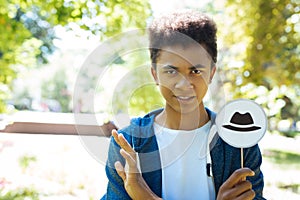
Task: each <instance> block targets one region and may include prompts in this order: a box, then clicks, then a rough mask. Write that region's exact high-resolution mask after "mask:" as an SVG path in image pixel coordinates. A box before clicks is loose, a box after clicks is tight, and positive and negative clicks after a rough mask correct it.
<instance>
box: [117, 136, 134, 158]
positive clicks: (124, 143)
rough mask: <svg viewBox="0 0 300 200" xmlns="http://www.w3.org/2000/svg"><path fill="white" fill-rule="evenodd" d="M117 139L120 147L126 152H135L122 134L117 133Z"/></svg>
mask: <svg viewBox="0 0 300 200" xmlns="http://www.w3.org/2000/svg"><path fill="white" fill-rule="evenodd" d="M118 140H119V142H120V144H119V145H120V146H121V147H122V149H124V150H125V151H127V152H128V153H134V154H135V151H134V150H133V148H132V147H131V145H130V144H129V143H128V142H127V140H126V139H125V137H124V135H123V134H119V135H118Z"/></svg>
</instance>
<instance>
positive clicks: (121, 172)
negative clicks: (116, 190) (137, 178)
mask: <svg viewBox="0 0 300 200" xmlns="http://www.w3.org/2000/svg"><path fill="white" fill-rule="evenodd" d="M115 168H116V170H117V173H118V175H119V176H120V177H121V178H122V180H123V182H125V180H126V173H125V170H124V167H123V166H122V164H121V163H120V162H119V161H117V162H115Z"/></svg>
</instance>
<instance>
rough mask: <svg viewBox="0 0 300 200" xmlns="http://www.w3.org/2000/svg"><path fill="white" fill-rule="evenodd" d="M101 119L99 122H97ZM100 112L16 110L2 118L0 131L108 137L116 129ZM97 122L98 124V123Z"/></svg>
mask: <svg viewBox="0 0 300 200" xmlns="http://www.w3.org/2000/svg"><path fill="white" fill-rule="evenodd" d="M99 121H101V122H99ZM103 121H104V117H103V115H101V114H95V115H94V114H77V113H76V114H74V113H40V112H29V111H26V112H18V113H16V114H14V115H12V116H9V117H6V118H4V119H3V120H2V121H0V123H2V126H0V127H2V128H0V132H4V133H25V134H53V135H87V136H104V137H110V136H111V130H112V129H117V127H116V126H115V124H114V123H113V122H112V121H108V122H106V123H104V122H103ZM98 122H99V124H98Z"/></svg>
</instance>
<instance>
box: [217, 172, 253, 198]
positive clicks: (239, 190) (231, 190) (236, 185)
mask: <svg viewBox="0 0 300 200" xmlns="http://www.w3.org/2000/svg"><path fill="white" fill-rule="evenodd" d="M247 176H254V172H253V171H252V170H250V169H249V168H241V169H237V170H235V171H234V172H233V174H232V175H231V176H230V177H229V178H228V179H227V180H226V181H225V182H224V183H223V184H222V185H221V187H220V189H219V193H218V197H217V200H227V199H230V200H248V199H253V198H254V197H255V192H254V191H253V190H252V184H251V183H250V181H247V180H246V177H247Z"/></svg>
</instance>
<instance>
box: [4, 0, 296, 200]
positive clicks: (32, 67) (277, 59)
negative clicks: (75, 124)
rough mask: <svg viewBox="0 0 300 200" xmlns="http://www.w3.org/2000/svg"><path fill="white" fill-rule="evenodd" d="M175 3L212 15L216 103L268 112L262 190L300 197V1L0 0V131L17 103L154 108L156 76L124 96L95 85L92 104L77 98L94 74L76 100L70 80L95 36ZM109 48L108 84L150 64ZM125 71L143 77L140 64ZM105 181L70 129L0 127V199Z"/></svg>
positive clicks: (87, 193) (79, 189) (105, 109)
mask: <svg viewBox="0 0 300 200" xmlns="http://www.w3.org/2000/svg"><path fill="white" fill-rule="evenodd" d="M180 8H193V9H197V10H199V11H202V12H205V13H206V14H208V15H209V16H211V17H212V18H213V19H214V20H215V21H216V23H217V26H218V50H219V55H218V63H217V67H218V81H217V83H216V84H217V87H218V88H222V92H221V93H218V95H215V94H214V93H211V95H212V96H214V101H215V104H214V106H213V107H214V110H215V111H218V109H219V108H220V107H221V106H222V105H223V104H224V101H225V102H227V101H230V100H233V99H236V98H247V99H251V100H254V101H255V102H257V103H258V104H259V105H261V106H262V107H263V109H264V110H265V112H266V114H267V117H268V122H269V124H268V132H267V133H266V135H265V137H264V138H263V140H262V141H261V142H260V147H261V150H262V154H263V157H264V160H263V165H262V169H263V172H264V175H265V191H264V194H265V197H266V198H267V199H300V180H299V178H297V177H299V176H300V170H299V169H300V45H299V43H300V1H299V0H280V1H279V0H254V1H246V0H227V1H226V0H215V1H213V0H205V1H200V2H199V1H197V0H173V1H167V0H148V1H147V0H127V1H123V0H95V1H91V0H87V1H83V0H47V1H41V0H0V33H1V35H0V38H1V39H0V129H1V128H3V126H5V124H4V121H5V120H6V119H7V117H8V116H11V115H14V114H16V113H19V112H24V111H30V112H27V113H28V115H27V117H28V118H30V117H31V116H30V113H32V112H46V113H48V112H56V113H72V112H78V113H104V114H105V115H106V116H107V119H111V118H112V116H113V115H114V114H115V111H113V110H112V109H111V104H114V107H115V108H117V112H118V113H122V112H128V113H129V114H130V115H131V116H137V115H142V114H144V113H146V112H148V111H150V110H152V109H154V108H157V107H160V106H161V105H162V104H163V102H162V99H161V97H160V96H159V93H158V92H157V90H156V87H155V84H152V85H151V84H149V85H147V86H145V87H148V88H147V91H146V90H143V88H139V89H138V90H136V91H135V92H134V93H133V94H132V95H131V96H130V99H129V100H128V101H124V99H122V98H121V97H120V98H118V96H113V95H112V94H111V91H112V89H113V88H112V87H113V86H111V87H110V86H109V84H103V85H104V86H105V87H104V86H103V85H102V86H101V87H97V88H96V89H95V91H96V94H94V98H95V99H96V100H95V103H94V105H93V106H90V105H88V104H89V101H88V100H87V99H85V98H84V97H86V98H88V97H89V93H90V92H91V91H90V88H91V85H92V86H93V87H94V86H95V83H97V80H98V78H99V77H98V76H99V75H98V74H94V76H89V77H88V80H87V83H86V84H84V85H83V88H82V91H83V92H84V93H83V94H86V96H85V95H82V97H83V98H82V99H80V101H78V102H76V105H74V102H73V94H74V86H75V84H76V80H77V77H78V75H79V73H80V68H81V67H82V64H83V63H84V61H85V59H86V58H87V57H88V56H89V55H90V53H91V52H92V51H93V50H94V49H95V48H96V47H97V46H99V45H100V44H101V43H103V42H105V41H106V40H108V39H109V38H111V37H114V36H116V35H118V34H121V33H122V32H124V31H129V30H134V29H136V28H140V29H143V28H146V26H147V23H148V22H149V21H151V19H152V18H153V17H154V16H156V15H158V14H160V13H163V12H168V11H171V10H175V9H180ZM116 56H117V58H118V59H115V60H114V62H112V63H110V64H109V71H108V72H107V76H108V78H107V79H105V78H104V79H103V80H106V81H108V82H110V83H111V85H113V84H112V83H113V82H118V81H119V80H120V78H122V77H121V75H122V74H126V73H128V72H129V71H130V70H133V69H134V67H136V66H142V65H147V64H148V65H149V55H148V52H147V51H138V52H135V53H131V54H128V55H116ZM131 76H132V77H133V78H136V79H140V80H145V79H147V80H148V79H149V74H147V73H145V74H144V73H138V71H137V72H136V73H132V74H131ZM150 78H151V77H150ZM122 89H123V90H124V91H123V92H125V91H126V90H128V88H126V86H124V87H122ZM149 91H150V92H149ZM150 93H151V94H150ZM120 94H122V91H121V92H120ZM149 96H151V98H148V97H149ZM145 99H146V100H145ZM220 99H222V100H220ZM219 100H220V101H219ZM207 101H209V99H208V100H207ZM218 102H219V103H218ZM208 103H209V102H208ZM1 122H2V123H1ZM1 126H2V127H1ZM106 183H107V180H106V177H105V174H104V166H103V163H99V162H97V161H96V160H95V159H93V157H92V156H90V155H89V153H88V152H86V151H85V148H84V147H83V146H82V144H81V141H80V140H79V139H78V138H77V137H76V136H64V135H60V136H53V135H51V136H47V135H34V134H30V135H27V134H14V133H0V200H2V199H3V200H4V199H5V200H10V199H99V198H100V197H101V196H102V195H103V193H104V192H105V187H106Z"/></svg>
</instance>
